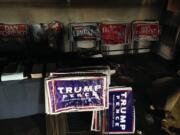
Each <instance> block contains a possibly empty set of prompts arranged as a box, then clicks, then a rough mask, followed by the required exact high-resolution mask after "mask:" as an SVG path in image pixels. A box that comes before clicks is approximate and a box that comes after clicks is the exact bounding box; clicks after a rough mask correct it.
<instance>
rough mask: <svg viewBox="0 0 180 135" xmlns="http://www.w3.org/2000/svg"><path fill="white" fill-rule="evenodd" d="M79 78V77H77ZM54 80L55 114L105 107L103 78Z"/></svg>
mask: <svg viewBox="0 0 180 135" xmlns="http://www.w3.org/2000/svg"><path fill="white" fill-rule="evenodd" d="M79 78H80V77H79ZM79 78H78V79H77V77H76V78H71V79H68V80H66V79H64V80H63V79H55V80H54V108H55V112H61V111H63V112H66V111H67V112H71V111H91V110H93V109H94V110H95V109H97V110H98V107H99V108H101V110H102V109H103V107H104V106H105V88H106V84H105V83H106V79H105V77H93V78H88V77H86V78H84V77H83V78H80V79H79Z"/></svg>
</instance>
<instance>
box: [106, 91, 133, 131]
mask: <svg viewBox="0 0 180 135" xmlns="http://www.w3.org/2000/svg"><path fill="white" fill-rule="evenodd" d="M134 111H135V110H134V104H133V95H132V89H131V88H118V89H113V90H111V91H110V92H109V109H108V117H109V119H108V130H109V131H108V133H115V134H118V133H134V130H135V112H134Z"/></svg>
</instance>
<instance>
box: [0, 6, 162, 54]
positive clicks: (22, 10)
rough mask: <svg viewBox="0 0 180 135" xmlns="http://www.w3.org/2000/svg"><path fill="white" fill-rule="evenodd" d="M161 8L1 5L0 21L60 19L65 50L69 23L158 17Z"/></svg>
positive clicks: (39, 21)
mask: <svg viewBox="0 0 180 135" xmlns="http://www.w3.org/2000/svg"><path fill="white" fill-rule="evenodd" d="M9 4H10V3H9ZM159 16H160V12H159V9H158V8H157V7H156V8H152V7H130V8H128V7H126V8H122V7H120V8H113V7H111V8H110V7H109V8H108V7H100V8H98V7H96V8H95V7H91V8H87V7H80V8H78V7H58V6H57V5H56V6H54V7H53V6H49V7H48V6H45V7H43V6H34V7H33V6H23V5H18V6H16V5H14V6H11V5H5V6H4V5H0V23H41V22H44V23H46V22H50V21H52V20H58V21H60V22H62V23H64V25H65V27H66V36H65V51H68V50H69V42H68V40H67V24H68V23H70V22H84V21H86V22H87V21H105V20H109V21H113V20H120V21H129V22H130V21H132V20H144V19H158V18H159Z"/></svg>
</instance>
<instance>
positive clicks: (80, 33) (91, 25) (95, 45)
mask: <svg viewBox="0 0 180 135" xmlns="http://www.w3.org/2000/svg"><path fill="white" fill-rule="evenodd" d="M69 40H70V46H71V51H73V52H79V53H80V54H82V55H86V56H88V55H94V54H97V53H99V51H100V49H99V46H100V40H101V37H100V29H99V23H96V22H84V23H70V24H69Z"/></svg>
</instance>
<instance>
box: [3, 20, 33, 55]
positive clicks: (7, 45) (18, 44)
mask: <svg viewBox="0 0 180 135" xmlns="http://www.w3.org/2000/svg"><path fill="white" fill-rule="evenodd" d="M28 37H29V25H27V24H3V23H1V24H0V52H4V53H9V52H19V51H25V49H26V48H27V43H28V42H29V39H28Z"/></svg>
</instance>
